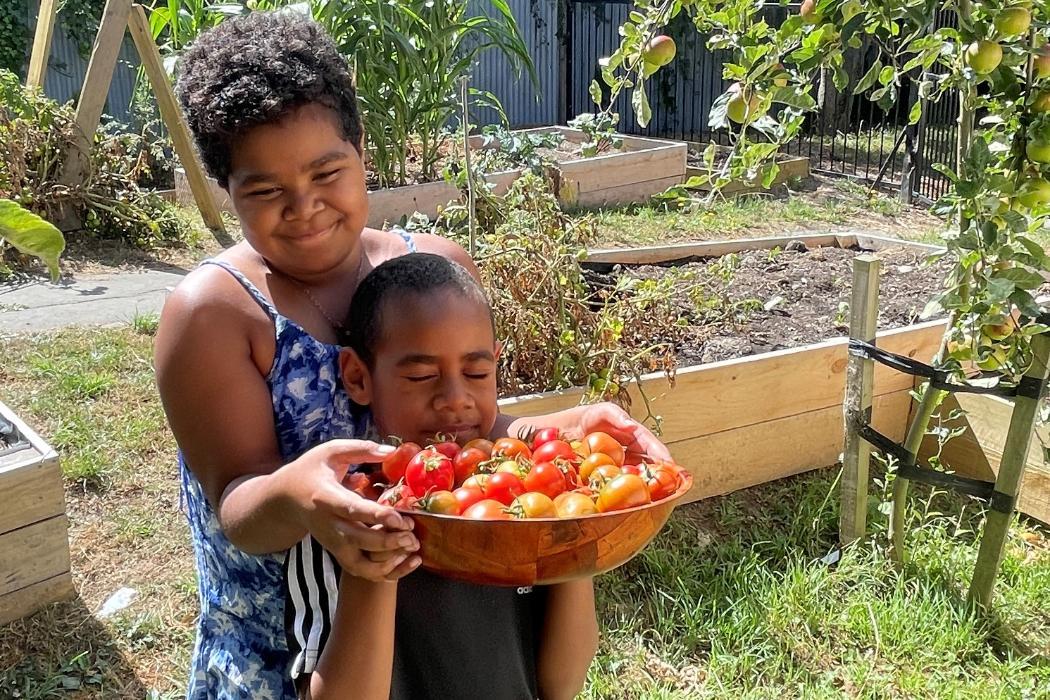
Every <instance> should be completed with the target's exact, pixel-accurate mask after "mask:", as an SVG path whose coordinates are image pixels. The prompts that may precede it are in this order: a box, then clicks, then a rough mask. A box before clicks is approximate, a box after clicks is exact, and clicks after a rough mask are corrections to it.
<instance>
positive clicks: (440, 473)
mask: <svg viewBox="0 0 1050 700" xmlns="http://www.w3.org/2000/svg"><path fill="white" fill-rule="evenodd" d="M455 478H456V472H455V468H454V467H453V466H452V460H451V459H449V458H448V456H447V455H444V454H442V453H441V452H438V451H437V450H436V449H434V448H432V447H428V448H427V449H425V450H421V451H420V452H417V453H416V455H415V456H414V457H412V459H411V460H410V461H409V463H408V466H407V467H405V483H406V484H407V485H408V488H409V489H411V491H412V493H413V494H415V495H417V496H424V495H426V494H428V493H430V492H431V491H449V490H451V489H452V486H453V483H454V482H455Z"/></svg>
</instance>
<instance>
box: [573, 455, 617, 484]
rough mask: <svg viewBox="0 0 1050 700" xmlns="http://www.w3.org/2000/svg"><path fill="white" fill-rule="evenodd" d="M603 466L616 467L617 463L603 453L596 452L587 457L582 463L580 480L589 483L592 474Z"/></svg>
mask: <svg viewBox="0 0 1050 700" xmlns="http://www.w3.org/2000/svg"><path fill="white" fill-rule="evenodd" d="M603 464H610V465H612V466H616V462H614V461H613V458H612V457H610V456H609V455H607V454H604V453H602V452H595V453H594V454H589V455H587V456H586V457H584V458H583V461H582V462H580V478H581V479H583V480H584V481H587V480H588V479H590V478H591V474H592V473H593V472H594V470H595V469H597V468H598V467H600V466H602V465H603Z"/></svg>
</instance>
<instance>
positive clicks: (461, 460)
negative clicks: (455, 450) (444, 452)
mask: <svg viewBox="0 0 1050 700" xmlns="http://www.w3.org/2000/svg"><path fill="white" fill-rule="evenodd" d="M488 458H489V457H488V455H487V454H485V453H484V452H482V451H481V450H479V449H478V448H477V447H464V448H463V449H462V450H461V451H460V453H459V454H458V455H456V456H455V457H454V458H453V459H452V466H453V468H454V469H455V472H456V483H457V484H461V483H463V481H464V480H465V479H466V478H467V477H468V476H470V475H471V474H474V473H475V472H476V471H477V470H478V465H479V464H481V463H482V462H484V461H485V460H486V459H488Z"/></svg>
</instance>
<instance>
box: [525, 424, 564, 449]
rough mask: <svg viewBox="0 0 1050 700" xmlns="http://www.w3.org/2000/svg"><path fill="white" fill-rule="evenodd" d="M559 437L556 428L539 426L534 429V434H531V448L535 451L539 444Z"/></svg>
mask: <svg viewBox="0 0 1050 700" xmlns="http://www.w3.org/2000/svg"><path fill="white" fill-rule="evenodd" d="M559 437H560V435H559V434H558V429H557V428H540V429H539V430H537V431H536V434H535V435H533V436H532V449H533V451H534V452H535V450H536V448H537V447H539V446H540V445H543V444H546V443H548V442H551V441H552V440H557V439H558V438H559Z"/></svg>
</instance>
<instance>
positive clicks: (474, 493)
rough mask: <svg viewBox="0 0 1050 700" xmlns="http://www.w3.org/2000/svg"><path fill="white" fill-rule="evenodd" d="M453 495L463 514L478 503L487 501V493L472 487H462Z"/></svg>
mask: <svg viewBox="0 0 1050 700" xmlns="http://www.w3.org/2000/svg"><path fill="white" fill-rule="evenodd" d="M452 495H453V496H455V498H456V503H457V504H458V505H459V512H460V513H463V512H464V511H466V510H467V508H470V507H471V506H472V505H474V504H475V503H477V502H478V501H483V500H485V492H484V491H482V490H481V489H479V488H476V487H472V486H460V487H459V488H458V489H456V490H455V491H453V492H452Z"/></svg>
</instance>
